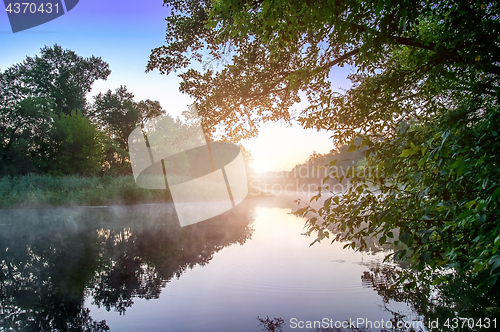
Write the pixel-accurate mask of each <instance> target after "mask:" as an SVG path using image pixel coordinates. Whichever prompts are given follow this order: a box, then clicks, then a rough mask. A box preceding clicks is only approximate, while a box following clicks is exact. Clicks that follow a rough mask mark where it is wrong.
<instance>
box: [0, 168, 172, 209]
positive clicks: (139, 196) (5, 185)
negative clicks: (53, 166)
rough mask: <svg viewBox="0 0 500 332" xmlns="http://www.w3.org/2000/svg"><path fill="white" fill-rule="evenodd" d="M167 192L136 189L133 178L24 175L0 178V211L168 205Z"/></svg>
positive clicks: (169, 197)
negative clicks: (145, 204)
mask: <svg viewBox="0 0 500 332" xmlns="http://www.w3.org/2000/svg"><path fill="white" fill-rule="evenodd" d="M170 201H171V196H170V192H169V191H165V190H150V189H143V188H140V187H138V186H137V185H136V184H135V181H134V177H133V176H132V175H128V176H119V177H112V176H102V177H100V176H93V177H83V176H78V175H69V176H61V177H54V176H49V175H26V176H16V177H13V178H9V177H5V178H0V208H19V207H48V206H77V205H88V206H96V205H112V204H114V205H122V204H137V203H160V202H170Z"/></svg>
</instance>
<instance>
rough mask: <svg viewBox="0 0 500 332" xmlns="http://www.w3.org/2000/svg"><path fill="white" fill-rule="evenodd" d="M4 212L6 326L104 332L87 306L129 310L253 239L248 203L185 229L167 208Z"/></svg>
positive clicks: (1, 251) (1, 319) (1, 255)
mask: <svg viewBox="0 0 500 332" xmlns="http://www.w3.org/2000/svg"><path fill="white" fill-rule="evenodd" d="M3 212H5V213H3V214H2V216H1V217H0V224H3V225H1V226H0V227H1V229H0V261H1V273H0V296H1V300H0V301H1V308H0V329H14V330H22V331H48V330H62V331H66V330H69V331H71V330H74V331H105V330H108V327H107V326H106V322H105V321H102V322H96V321H94V320H93V319H92V318H91V317H90V315H89V310H88V309H86V308H85V307H84V301H85V298H86V297H87V296H88V295H90V296H91V297H93V300H94V302H95V303H96V304H97V305H100V306H104V307H105V308H106V309H107V310H111V309H115V310H117V311H119V312H120V313H124V312H125V310H126V308H127V307H130V306H131V305H132V304H133V298H134V297H140V298H146V299H153V298H158V297H159V295H160V292H161V288H162V287H164V286H165V284H166V282H167V281H168V280H169V279H171V278H172V277H174V276H176V277H179V276H180V275H181V274H182V273H183V272H184V271H185V270H186V269H188V268H192V267H194V266H195V265H198V264H199V265H205V264H208V262H209V261H210V260H211V259H212V258H213V255H214V254H215V253H216V252H218V251H219V250H221V249H222V248H224V247H227V246H229V245H231V244H235V243H240V244H243V243H244V242H245V241H246V240H248V239H249V238H250V237H251V234H252V232H253V228H252V226H251V222H252V217H253V216H252V212H251V209H250V206H249V205H245V204H242V205H240V206H238V207H237V208H235V209H233V210H231V211H229V212H227V213H225V214H223V215H221V216H218V217H216V218H212V219H211V220H207V221H204V222H201V223H198V224H195V225H191V226H188V227H184V228H181V227H179V226H178V223H177V220H176V218H175V215H173V212H172V209H171V208H170V207H168V208H167V207H166V206H163V207H162V206H136V207H118V208H109V209H108V208H105V209H60V210H50V209H47V210H11V211H3Z"/></svg>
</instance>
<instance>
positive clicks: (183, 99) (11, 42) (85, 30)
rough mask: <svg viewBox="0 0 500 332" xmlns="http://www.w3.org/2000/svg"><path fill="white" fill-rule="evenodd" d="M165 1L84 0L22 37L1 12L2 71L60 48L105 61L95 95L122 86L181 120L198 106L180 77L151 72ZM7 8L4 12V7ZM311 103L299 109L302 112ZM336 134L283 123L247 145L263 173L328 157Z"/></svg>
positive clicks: (340, 74)
mask: <svg viewBox="0 0 500 332" xmlns="http://www.w3.org/2000/svg"><path fill="white" fill-rule="evenodd" d="M162 4H163V1H162V0H142V1H132V0H107V1H102V0H101V1H97V0H80V2H79V3H78V5H77V6H76V7H75V8H74V9H73V10H71V11H70V12H68V13H66V14H65V15H63V16H61V17H59V18H57V19H55V20H53V21H50V22H48V23H45V24H43V25H40V26H37V27H34V28H31V29H29V30H25V31H22V32H18V33H12V30H11V28H10V24H9V20H8V17H7V12H5V11H3V10H2V11H1V13H0V70H2V71H3V70H4V69H6V68H7V67H10V66H12V65H14V64H16V63H20V62H22V61H23V60H24V59H25V58H26V56H35V55H37V54H39V52H40V49H41V48H43V47H44V46H46V45H47V46H52V45H54V44H58V45H60V46H62V47H63V48H65V49H70V50H73V51H75V52H76V53H77V54H78V55H80V56H83V57H89V56H92V55H95V56H98V57H101V58H102V59H103V60H104V61H106V62H107V63H109V65H110V69H111V71H112V73H111V75H110V76H109V77H108V79H107V80H106V81H97V82H95V83H94V86H93V90H92V91H91V92H90V94H89V95H88V96H87V98H88V99H89V100H92V96H94V95H96V94H97V93H99V92H105V91H107V90H109V89H111V90H115V89H116V88H118V87H119V86H120V85H125V86H126V87H127V89H128V90H129V91H130V92H132V93H133V94H134V95H135V99H136V100H143V99H152V100H158V101H159V102H160V103H161V105H162V107H163V108H164V109H165V110H166V111H167V113H169V114H171V115H172V116H174V117H176V116H179V115H180V114H181V112H182V111H184V110H186V109H187V106H188V105H190V104H191V103H192V102H193V101H192V100H191V99H190V98H189V97H188V96H187V95H184V94H182V93H180V92H179V83H180V79H179V78H178V77H177V76H176V74H171V75H168V76H167V75H160V74H159V72H158V71H154V72H150V73H147V74H146V73H145V68H146V64H147V61H148V58H149V54H150V52H151V50H152V49H153V48H155V47H158V46H161V45H163V43H164V40H165V28H166V23H165V17H166V16H167V15H168V10H167V7H164V6H162ZM2 8H3V7H2ZM349 71H350V69H349V68H347V67H344V68H338V67H337V68H333V69H332V71H331V72H330V78H331V80H332V84H333V87H334V88H348V87H349V86H350V82H349V81H348V80H347V79H346V76H347V75H348V74H349ZM304 105H305V104H300V105H297V107H295V108H296V109H297V110H299V111H300V110H302V109H303V108H304ZM330 136H331V134H330V133H327V132H324V131H323V132H317V131H315V130H305V129H302V128H301V127H300V126H299V125H293V126H292V127H287V126H284V125H282V124H280V123H273V124H268V125H266V126H265V127H264V128H263V129H262V130H261V132H260V134H259V136H258V137H257V138H254V139H251V140H249V141H247V142H243V145H244V146H245V147H246V148H247V149H249V150H250V151H251V153H252V155H253V158H254V163H255V168H256V169H257V170H258V171H268V170H273V171H279V170H287V169H290V168H292V167H293V166H295V165H296V164H299V163H301V162H303V161H305V160H306V159H307V157H308V156H309V155H310V154H311V153H312V152H313V151H316V152H318V153H326V152H328V151H330V150H331V149H332V148H333V147H334V146H333V143H332V141H331V140H330V138H329V137H330Z"/></svg>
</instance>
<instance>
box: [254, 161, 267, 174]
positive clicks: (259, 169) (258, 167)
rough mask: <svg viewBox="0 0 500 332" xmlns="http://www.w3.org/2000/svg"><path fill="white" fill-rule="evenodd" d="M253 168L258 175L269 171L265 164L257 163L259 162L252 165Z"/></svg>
mask: <svg viewBox="0 0 500 332" xmlns="http://www.w3.org/2000/svg"><path fill="white" fill-rule="evenodd" d="M252 166H253V169H254V171H255V172H257V173H264V172H266V171H267V168H268V167H267V165H266V164H265V163H262V162H257V161H254V162H253V163H252Z"/></svg>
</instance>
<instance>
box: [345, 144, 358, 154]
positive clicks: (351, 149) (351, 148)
mask: <svg viewBox="0 0 500 332" xmlns="http://www.w3.org/2000/svg"><path fill="white" fill-rule="evenodd" d="M357 149H358V147H357V146H356V145H354V144H351V145H349V147H348V148H347V152H354V151H356V150H357Z"/></svg>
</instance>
